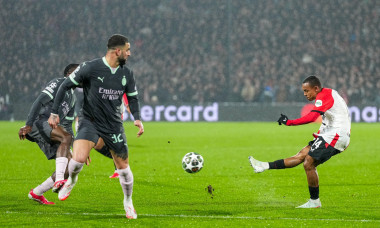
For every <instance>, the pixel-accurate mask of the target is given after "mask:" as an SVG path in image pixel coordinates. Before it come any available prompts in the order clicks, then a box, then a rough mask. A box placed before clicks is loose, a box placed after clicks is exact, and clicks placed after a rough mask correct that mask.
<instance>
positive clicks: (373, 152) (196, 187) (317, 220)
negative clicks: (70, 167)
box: [0, 122, 380, 227]
mask: <svg viewBox="0 0 380 228" xmlns="http://www.w3.org/2000/svg"><path fill="white" fill-rule="evenodd" d="M23 125H24V123H23V122H13V123H10V122H0V139H1V144H0V148H1V149H0V151H1V153H0V161H1V166H0V167H1V172H0V186H1V187H0V208H1V210H0V224H1V225H0V226H2V227H4V226H5V227H16V226H25V227H34V226H40V227H41V226H42V227H55V226H59V227H60V226H62V227H63V226H65V227H121V226H125V225H127V226H128V227H181V226H183V227H380V180H379V177H380V168H379V165H380V144H379V142H380V138H379V137H380V124H358V123H355V124H353V125H352V137H351V144H350V146H349V147H348V149H347V150H346V151H345V152H343V153H342V154H339V155H337V156H335V157H333V158H331V160H329V161H328V162H326V163H325V164H323V165H321V166H319V167H318V173H319V177H320V198H321V201H322V208H319V209H296V208H295V207H296V206H299V205H301V204H303V203H305V202H306V201H307V200H308V198H309V193H308V188H307V182H306V176H305V172H304V170H303V167H302V165H300V166H298V167H295V168H292V169H285V170H269V171H266V172H264V173H260V174H255V173H254V172H253V170H252V168H251V167H250V165H249V162H248V156H249V155H253V156H254V157H255V158H257V159H259V160H262V161H274V160H277V159H280V158H285V157H289V156H292V155H294V154H295V153H297V152H298V151H299V150H300V149H301V148H302V147H303V146H305V145H306V143H307V142H308V141H309V140H311V138H312V135H311V134H312V133H313V132H316V131H317V130H318V128H319V124H309V125H304V126H297V127H285V126H278V125H277V124H276V123H251V122H245V123H205V122H203V123H156V122H146V123H145V133H144V135H143V136H142V137H141V138H137V137H136V133H137V128H136V127H134V126H133V125H132V123H131V122H127V123H125V127H126V128H125V129H126V134H127V138H128V144H129V149H130V164H131V168H132V171H133V174H134V180H135V182H134V192H133V202H134V206H135V208H136V211H137V213H138V219H137V220H127V219H126V218H125V212H124V210H123V205H122V199H123V195H122V190H121V187H120V184H119V181H118V180H114V179H109V178H108V176H109V175H111V174H112V173H113V163H112V161H111V160H110V159H108V158H106V157H103V156H102V155H100V154H98V153H97V152H96V151H92V152H91V158H92V163H91V164H90V166H85V167H84V169H83V171H82V172H81V173H80V175H79V180H78V183H77V185H76V186H75V188H74V189H73V191H72V193H71V196H70V197H69V198H68V199H67V200H66V201H63V202H62V201H59V200H58V198H57V195H56V194H54V193H52V192H51V191H49V192H47V193H45V196H46V198H47V199H48V200H51V201H54V202H55V203H56V204H55V205H40V204H38V203H36V202H34V201H31V200H29V199H28V196H27V195H28V192H29V190H30V189H31V188H34V187H36V186H37V185H38V184H40V183H41V182H42V181H44V180H45V179H46V178H47V177H48V176H49V175H50V174H51V172H52V171H53V170H54V167H55V163H54V161H47V160H46V158H45V156H44V155H43V153H42V152H41V151H40V150H39V148H38V146H37V145H36V144H34V143H31V142H29V141H20V140H19V139H18V135H17V133H18V130H19V128H20V127H21V126H23ZM191 151H194V152H198V153H200V154H201V155H202V156H203V158H204V159H205V165H204V168H203V169H202V170H201V171H200V172H199V173H197V174H188V173H186V172H185V171H184V170H183V169H182V167H181V160H182V157H183V156H184V155H185V154H186V153H187V152H191ZM208 185H212V187H213V188H214V196H213V198H212V197H211V195H210V194H208V193H207V191H206V190H205V189H206V187H207V186H208Z"/></svg>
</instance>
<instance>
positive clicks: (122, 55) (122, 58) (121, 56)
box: [117, 43, 131, 66]
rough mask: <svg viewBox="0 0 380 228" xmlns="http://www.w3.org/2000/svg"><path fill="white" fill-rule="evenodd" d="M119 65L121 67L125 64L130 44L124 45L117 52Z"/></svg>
mask: <svg viewBox="0 0 380 228" xmlns="http://www.w3.org/2000/svg"><path fill="white" fill-rule="evenodd" d="M117 54H118V58H117V60H118V61H119V65H120V66H123V65H124V64H125V63H126V62H127V59H128V57H129V56H130V55H131V45H130V43H125V45H124V46H123V47H121V48H120V49H118V50H117Z"/></svg>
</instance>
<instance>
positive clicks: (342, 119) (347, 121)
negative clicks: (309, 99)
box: [312, 88, 351, 151]
mask: <svg viewBox="0 0 380 228" xmlns="http://www.w3.org/2000/svg"><path fill="white" fill-rule="evenodd" d="M312 111H313V112H319V113H321V114H322V115H323V116H322V125H321V127H320V128H319V131H318V133H317V134H316V135H318V136H322V137H323V139H324V140H325V141H326V142H327V143H328V144H329V145H330V146H332V147H334V148H335V149H337V150H340V151H343V150H345V149H346V148H347V147H348V145H349V143H350V133H351V118H350V113H349V111H348V107H347V104H346V102H345V101H344V99H343V98H342V97H341V96H340V95H339V94H338V92H337V91H335V90H333V89H329V88H323V89H322V91H321V92H320V93H318V95H317V97H316V98H315V103H314V107H313V110H312Z"/></svg>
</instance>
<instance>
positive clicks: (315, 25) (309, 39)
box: [0, 0, 380, 122]
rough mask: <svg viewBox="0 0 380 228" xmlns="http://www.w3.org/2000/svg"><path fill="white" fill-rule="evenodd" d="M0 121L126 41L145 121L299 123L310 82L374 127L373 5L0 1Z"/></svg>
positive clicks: (379, 6) (21, 113)
mask: <svg viewBox="0 0 380 228" xmlns="http://www.w3.org/2000/svg"><path fill="white" fill-rule="evenodd" d="M0 5H1V7H0V15H1V20H0V31H1V32H0V37H1V38H0V46H1V48H0V53H1V55H0V58H1V67H0V119H2V120H23V119H26V115H27V112H28V110H29V107H30V106H31V104H32V102H33V101H34V99H35V98H36V97H37V95H38V93H39V92H40V91H41V88H42V87H43V86H44V84H45V83H46V82H48V81H49V80H50V79H52V78H54V77H58V76H61V75H62V71H63V69H64V67H65V66H66V65H67V64H68V63H71V62H82V61H86V60H91V59H93V58H97V57H101V56H103V55H104V54H105V51H106V46H105V44H106V41H107V39H108V37H109V36H110V35H111V34H114V33H121V34H124V35H126V36H128V37H129V39H130V42H131V45H132V57H131V58H130V59H129V60H128V61H129V62H128V66H129V67H131V68H132V69H133V70H134V72H135V76H136V78H137V82H138V89H139V93H140V100H141V104H142V107H143V115H144V116H143V117H144V120H145V121H158V120H159V121H197V120H206V121H234V120H235V121H274V120H275V119H276V118H277V116H278V115H279V113H280V111H283V112H286V113H287V114H289V116H290V117H292V116H294V117H295V115H299V114H300V111H301V109H302V108H303V107H304V105H305V103H306V99H305V98H304V97H303V94H302V91H301V89H300V86H301V82H302V80H303V78H305V77H306V76H308V75H310V74H316V75H318V76H320V77H321V79H322V82H323V84H324V86H326V87H331V88H334V89H336V90H337V91H339V93H340V94H341V95H342V96H343V97H344V98H345V99H346V101H347V102H348V104H349V106H350V111H351V113H353V114H354V115H355V116H353V121H355V122H363V121H364V122H380V120H379V116H380V93H379V90H380V24H379V23H380V18H379V15H380V2H379V1H376V0H351V1H344V0H333V1H331V0H322V1H303V0H289V1H287V0H286V1H285V0H269V1H261V0H257V1H243V0H236V1H233V0H218V1H215V0H202V1H200V0H197V1H195V0H186V1H180V0H136V1H122V0H112V1H108V0H92V1H83V0H78V1H77V0H76V1H73V0H68V1H61V0H38V1H37V0H22V1H21V0H20V1H13V0H0Z"/></svg>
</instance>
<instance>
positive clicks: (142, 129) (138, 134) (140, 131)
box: [134, 120, 144, 137]
mask: <svg viewBox="0 0 380 228" xmlns="http://www.w3.org/2000/svg"><path fill="white" fill-rule="evenodd" d="M134 124H135V126H136V127H138V128H139V129H140V130H139V132H137V137H140V136H141V135H142V134H143V133H144V125H143V124H142V122H141V120H135V123H134Z"/></svg>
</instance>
